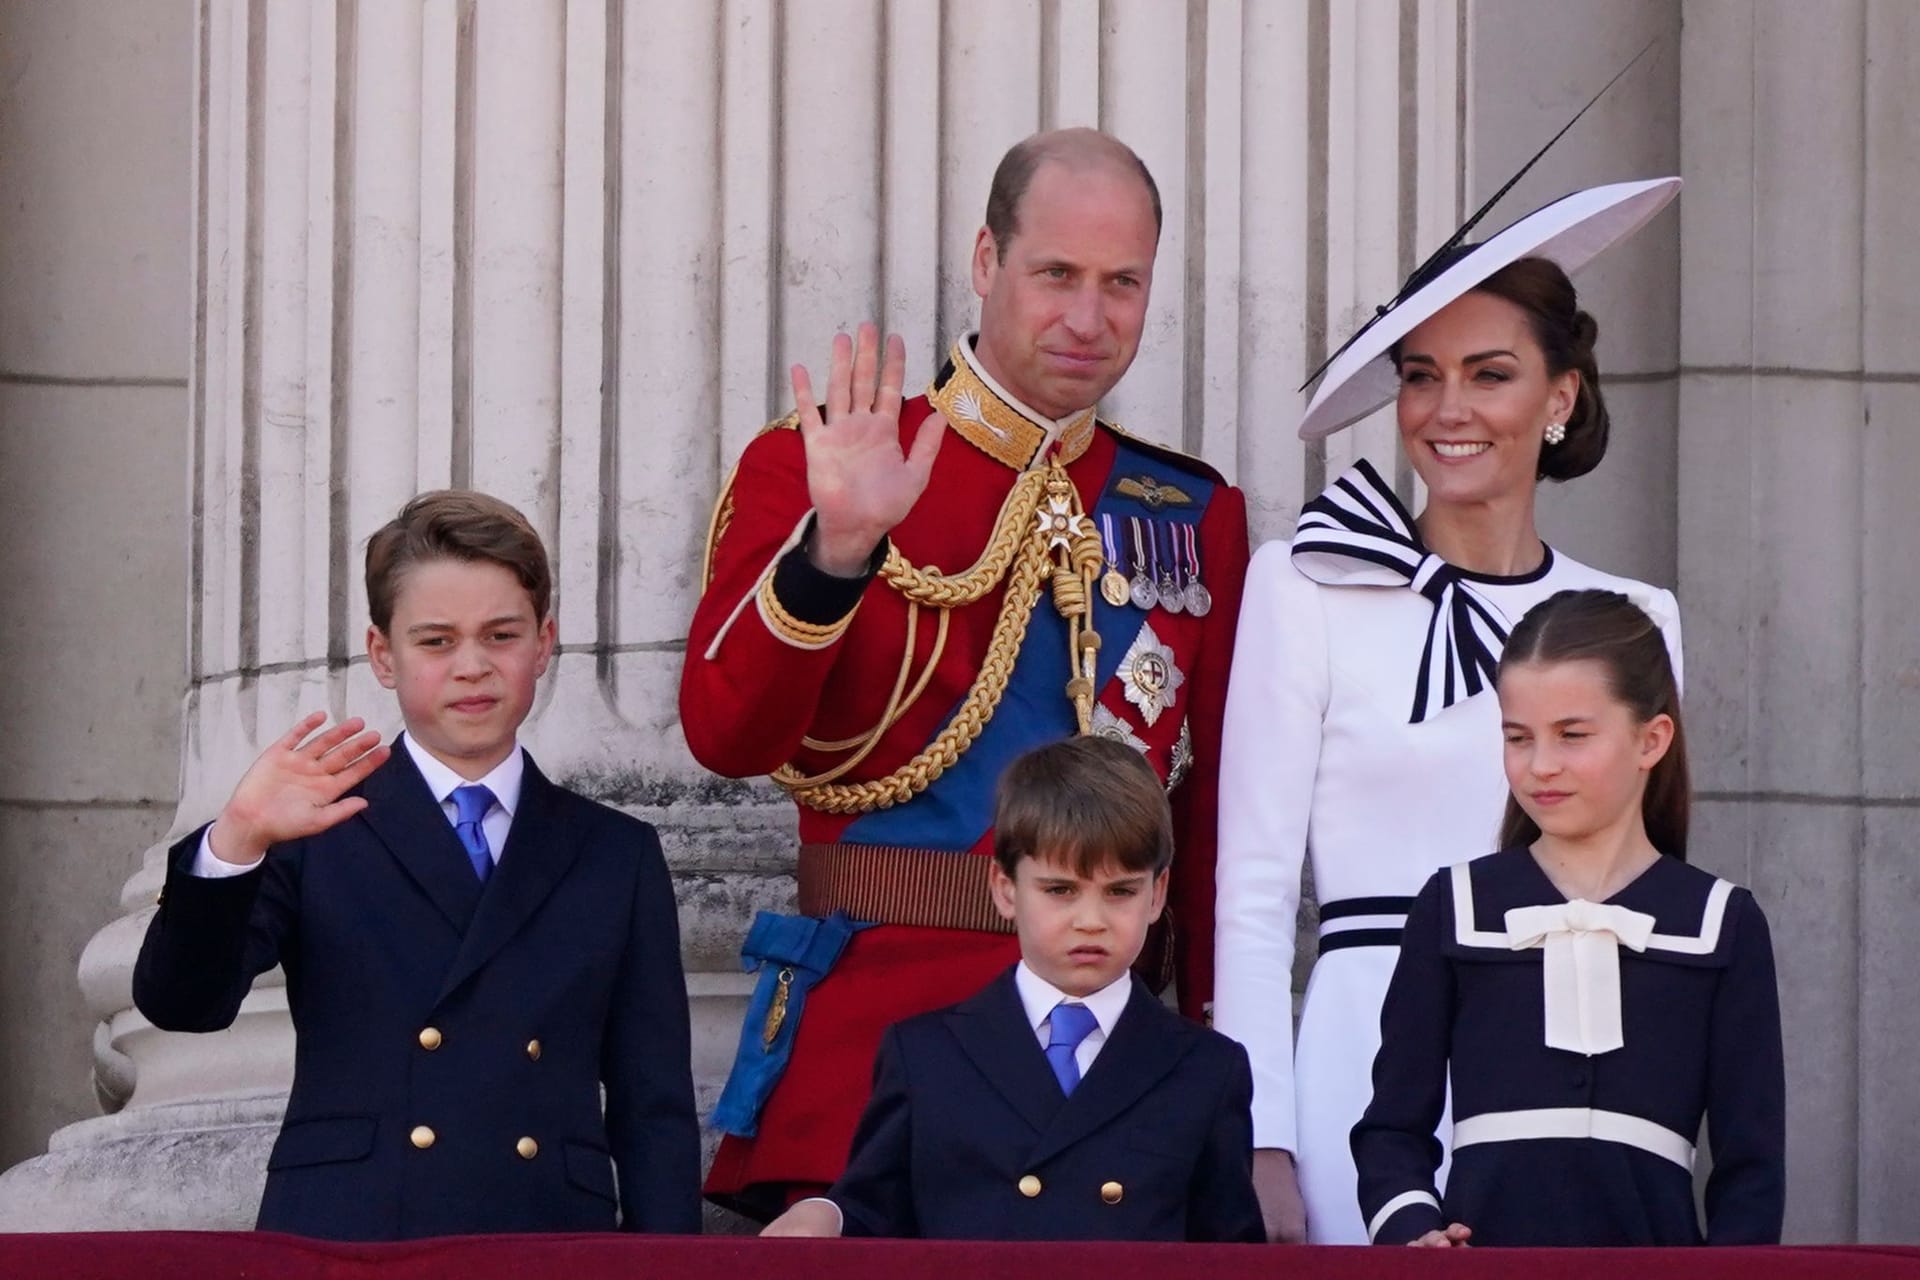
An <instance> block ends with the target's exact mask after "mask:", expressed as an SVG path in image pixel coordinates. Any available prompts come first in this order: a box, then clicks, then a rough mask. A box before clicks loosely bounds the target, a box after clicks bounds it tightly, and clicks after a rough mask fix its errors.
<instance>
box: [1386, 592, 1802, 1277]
mask: <svg viewBox="0 0 1920 1280" xmlns="http://www.w3.org/2000/svg"><path fill="white" fill-rule="evenodd" d="M1498 689H1499V696H1500V709H1501V718H1502V721H1503V731H1504V734H1505V737H1506V770H1507V779H1508V782H1509V785H1510V786H1511V788H1512V792H1513V795H1512V800H1511V801H1510V803H1509V805H1508V811H1507V818H1506V822H1505V823H1504V825H1503V828H1502V832H1501V836H1502V839H1501V845H1502V848H1503V852H1500V853H1495V854H1492V855H1489V856H1487V857H1483V858H1478V859H1475V860H1474V861H1472V862H1467V863H1462V864H1460V865H1457V866H1454V867H1451V868H1449V869H1447V870H1443V871H1441V872H1439V873H1437V874H1435V875H1434V877H1433V878H1432V879H1431V880H1429V881H1428V882H1427V885H1426V887H1425V888H1424V889H1423V890H1422V891H1421V893H1420V895H1419V897H1418V898H1417V899H1416V900H1415V902H1414V906H1413V910H1412V912H1411V914H1410V915H1409V916H1408V919H1407V926H1406V932H1405V935H1404V938H1403V941H1402V944H1401V952H1400V958H1399V962H1398V964H1397V965H1396V966H1395V968H1394V973H1393V980H1392V982H1391V984H1390V986H1389V988H1388V991H1387V996H1386V1002H1385V1004H1384V1005H1383V1006H1382V1009H1381V1015H1380V1026H1381V1046H1380V1052H1379V1055H1378V1057H1376V1059H1375V1060H1374V1067H1373V1100H1372V1102H1371V1104H1370V1105H1369V1106H1368V1107H1367V1110H1366V1113H1365V1115H1364V1116H1363V1117H1362V1118H1361V1120H1360V1123H1359V1124H1357V1125H1355V1126H1354V1129H1353V1135H1352V1146H1353V1157H1354V1163H1355V1166H1356V1168H1357V1170H1358V1173H1359V1191H1360V1212H1361V1216H1362V1218H1363V1219H1364V1220H1365V1222H1366V1224H1367V1232H1368V1237H1369V1238H1370V1239H1371V1240H1373V1241H1374V1242H1375V1243H1377V1244H1418V1245H1434V1246H1447V1245H1462V1244H1467V1243H1469V1242H1470V1243H1472V1244H1476V1245H1568V1246H1587V1245H1682V1244H1698V1243H1702V1242H1704V1243H1707V1244H1769V1243H1777V1242H1778V1241H1779V1239H1780V1228H1781V1217H1782V1213H1783V1209H1784V1187H1785V1170H1784V1142H1785V1133H1784V1131H1785V1097H1784V1095H1785V1084H1784V1079H1783V1075H1784V1072H1783V1067H1782V1060H1781V1046H1780V1010H1779V998H1778V993H1777V991H1776V987H1775V982H1774V968H1773V950H1772V944H1771V942H1770V941H1769V937H1768V932H1767V922H1766V917H1765V916H1764V915H1762V914H1761V911H1760V907H1759V905H1758V904H1757V903H1756V902H1755V901H1754V899H1753V896H1752V895H1751V894H1750V893H1748V892H1747V891H1746V890H1745V889H1741V888H1737V887H1735V886H1734V885H1732V884H1730V883H1728V882H1727V881H1725V880H1721V879H1718V878H1717V877H1715V876H1713V875H1711V874H1710V873H1708V872H1705V871H1701V870H1699V869H1697V868H1694V867H1691V866H1688V865H1687V864H1686V862H1685V861H1684V859H1685V854H1686V828H1687V806H1688V791H1687V770H1686V754H1685V741H1684V737H1683V735H1682V732H1681V726H1680V720H1679V709H1678V699H1677V697H1676V695H1675V689H1674V681H1673V673H1672V669H1671V666H1670V664H1669V661H1668V658H1667V649H1666V645H1665V644H1664V642H1663V641H1662V639H1661V636H1660V631H1659V628H1658V627H1657V626H1656V625H1655V624H1654V622H1653V621H1652V620H1651V619H1650V618H1648V617H1647V615H1646V614H1645V613H1643V612H1642V611H1641V610H1640V609H1639V608H1637V607H1636V606H1635V605H1633V604H1632V603H1631V602H1630V601H1628V600H1627V599H1626V597H1624V596H1621V595H1618V594H1615V593H1612V592H1605V591H1577V592H1562V593H1560V594H1559V595H1556V596H1553V597H1552V598H1550V599H1548V600H1546V601H1544V602H1543V603H1541V604H1540V605H1538V606H1536V607H1535V608H1534V609H1533V610H1531V611H1530V612H1529V613H1528V614H1527V615H1526V617H1525V618H1524V619H1522V620H1521V622H1520V624H1519V626H1518V627H1516V628H1515V629H1514V631H1513V634H1512V636H1511V638H1510V639H1509V641H1508V643H1507V648H1506V652H1505V654H1504V655H1503V657H1502V659H1501V662H1500V667H1499V675H1498ZM1449 1078H1451V1081H1452V1086H1453V1134H1452V1139H1453V1140H1452V1160H1453V1164H1452V1171H1451V1173H1450V1174H1449V1176H1448V1179H1447V1187H1446V1192H1445V1194H1444V1196H1443V1195H1441V1194H1439V1193H1438V1192H1437V1191H1436V1189H1435V1184H1434V1174H1435V1170H1436V1168H1437V1167H1438V1165H1439V1163H1440V1157H1441V1147H1440V1143H1439V1141H1438V1140H1437V1139H1436V1137H1435V1129H1436V1126H1437V1125H1438V1124H1439V1123H1440V1120H1441V1115H1442V1110H1443V1107H1444V1105H1445V1103H1446V1099H1447V1085H1448V1081H1449ZM1703 1118H1704V1119H1705V1120H1706V1122H1707V1123H1706V1130H1707V1136H1708V1139H1709V1141H1710V1144H1711V1158H1712V1172H1711V1174H1710V1175H1709V1177H1708V1179H1707V1186H1706V1222H1705V1227H1704V1231H1703V1229H1702V1226H1701V1224H1700V1222H1699V1220H1698V1216H1697V1214H1696V1212H1695V1206H1694V1195H1693V1164H1694V1158H1695V1151H1694V1143H1695V1140H1696V1138H1697V1137H1698V1135H1699V1134H1700V1130H1701V1120H1702V1119H1703Z"/></svg>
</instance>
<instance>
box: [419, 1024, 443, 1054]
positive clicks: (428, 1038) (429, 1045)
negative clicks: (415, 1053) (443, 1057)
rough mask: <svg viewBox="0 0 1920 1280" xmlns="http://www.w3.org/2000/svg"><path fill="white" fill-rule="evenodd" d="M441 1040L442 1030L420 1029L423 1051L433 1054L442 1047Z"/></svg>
mask: <svg viewBox="0 0 1920 1280" xmlns="http://www.w3.org/2000/svg"><path fill="white" fill-rule="evenodd" d="M440 1040H441V1036H440V1028H438V1027H422V1028H420V1047H421V1048H422V1049H425V1050H426V1051H427V1052H428V1053H432V1052H433V1051H434V1050H435V1049H438V1048H439V1047H440Z"/></svg>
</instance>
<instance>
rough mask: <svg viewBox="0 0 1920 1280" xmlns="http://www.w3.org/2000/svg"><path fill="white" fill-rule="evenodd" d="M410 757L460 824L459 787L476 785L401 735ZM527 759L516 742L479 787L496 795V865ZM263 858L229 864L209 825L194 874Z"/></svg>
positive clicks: (488, 828) (491, 843)
mask: <svg viewBox="0 0 1920 1280" xmlns="http://www.w3.org/2000/svg"><path fill="white" fill-rule="evenodd" d="M400 742H401V743H402V744H404V745H405V747H406V750H407V754H408V755H410V756H412V757H413V763H414V767H415V768H417V769H419V770H420V776H421V777H422V778H424V779H426V783H427V790H428V791H430V792H432V793H433V797H434V799H436V800H438V801H439V802H440V812H441V813H443V814H445V815H446V819H447V824H448V825H449V826H451V825H453V823H454V822H455V821H456V814H457V810H455V808H454V805H453V793H454V791H455V790H456V789H457V788H460V787H465V786H470V785H473V784H471V783H469V782H468V781H467V780H466V779H465V778H463V777H461V776H460V775H459V774H457V773H455V772H454V771H453V770H452V769H451V768H450V767H448V766H447V765H446V764H444V763H442V762H441V760H440V759H439V757H437V756H435V755H434V754H433V753H432V752H430V751H428V750H427V749H426V748H425V747H423V746H421V745H420V744H419V743H417V742H415V741H414V740H413V739H412V738H411V737H409V736H408V735H406V734H404V733H403V734H401V735H400ZM526 771H527V766H526V756H525V755H523V754H522V753H521V751H520V744H519V742H518V741H516V742H515V743H514V744H513V750H512V752H510V753H509V754H508V756H507V758H506V759H505V760H502V761H501V762H500V763H499V764H497V765H495V766H494V767H493V770H492V771H491V772H490V773H488V774H487V776H486V777H484V778H481V779H480V780H479V783H478V785H480V786H483V787H485V788H486V789H487V790H489V791H491V792H493V804H492V805H491V806H490V807H489V808H488V809H487V812H486V814H485V816H484V817H482V818H481V819H480V829H481V830H482V831H484V832H486V833H487V847H488V848H489V849H491V850H492V851H493V864H494V865H495V866H499V865H500V851H501V850H502V849H504V848H506V847H507V832H508V831H509V830H511V829H512V827H513V813H514V810H515V809H518V808H519V807H520V782H521V779H522V778H524V777H525V776H526ZM260 862H261V859H259V858H255V859H254V860H253V861H252V862H244V863H239V862H227V861H224V860H223V859H221V858H220V857H219V855H217V854H215V853H214V851H213V826H212V824H208V826H207V830H206V832H205V834H203V835H202V836H201V837H200V849H199V851H198V852H197V853H195V854H194V857H193V874H194V875H196V876H199V877H201V878H202V879H206V880H219V879H223V878H224V877H226V876H237V875H244V874H245V873H247V872H249V871H251V870H253V869H254V868H255V867H257V866H259V865H260Z"/></svg>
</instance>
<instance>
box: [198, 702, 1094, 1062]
mask: <svg viewBox="0 0 1920 1280" xmlns="http://www.w3.org/2000/svg"><path fill="white" fill-rule="evenodd" d="M400 742H401V744H403V745H404V746H405V747H406V749H407V754H408V755H410V756H412V757H413V763H414V767H416V768H417V769H419V770H420V776H421V777H422V778H424V779H425V780H426V783H427V790H428V791H430V792H432V793H433V798H434V799H435V800H438V801H439V802H440V812H441V813H442V814H444V815H445V816H446V819H447V824H448V825H449V826H451V825H452V824H453V822H454V820H455V816H456V814H455V810H454V807H453V793H454V790H455V789H456V788H458V787H464V786H467V785H469V784H468V782H467V780H466V779H465V778H463V777H461V776H460V775H459V774H457V773H455V772H454V771H453V770H452V769H450V768H448V767H447V766H446V764H445V763H443V762H442V761H441V760H440V759H439V758H438V757H436V756H435V755H434V754H433V753H432V752H430V751H428V750H427V749H426V748H425V747H423V746H421V745H420V744H419V743H417V742H415V741H414V740H413V739H412V738H411V737H409V736H408V735H407V734H404V733H403V734H401V735H400ZM526 760H527V758H526V756H525V755H523V754H522V753H521V751H520V740H519V739H518V738H515V739H514V742H513V750H512V751H510V752H508V753H507V758H506V759H505V760H502V761H501V762H500V763H499V764H497V765H495V766H494V767H493V769H492V771H490V772H489V773H488V774H487V775H486V777H484V778H481V779H480V782H479V785H480V786H483V787H485V788H486V789H487V790H489V791H491V792H493V805H492V807H491V808H489V809H488V810H487V812H486V816H485V817H483V818H481V819H480V829H481V830H482V831H484V832H486V833H487V847H488V848H489V849H491V850H492V851H493V862H494V865H495V866H498V865H499V864H500V851H501V850H502V849H505V848H506V847H507V832H508V831H510V830H512V828H513V813H514V810H516V809H518V808H519V807H520V783H521V780H522V779H524V778H525V777H526V773H527V763H526ZM262 860H263V859H262V858H255V859H254V860H253V861H252V862H244V863H241V862H227V861H224V860H223V859H221V858H220V857H219V856H218V855H217V854H215V853H214V851H213V826H212V824H211V823H209V824H208V826H207V829H206V831H205V832H204V833H203V834H202V835H201V837H200V848H199V850H198V851H197V852H196V853H195V854H194V855H193V867H192V872H193V874H194V875H196V876H198V877H200V878H201V879H203V880H223V879H225V878H226V877H228V876H238V875H245V874H246V873H247V872H249V871H251V870H253V869H254V868H255V867H257V866H259V865H260V863H261V861H262ZM1095 1016H1096V1017H1097V1016H1098V1015H1097V1014H1096V1015H1095ZM1089 1038H1091V1037H1089Z"/></svg>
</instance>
